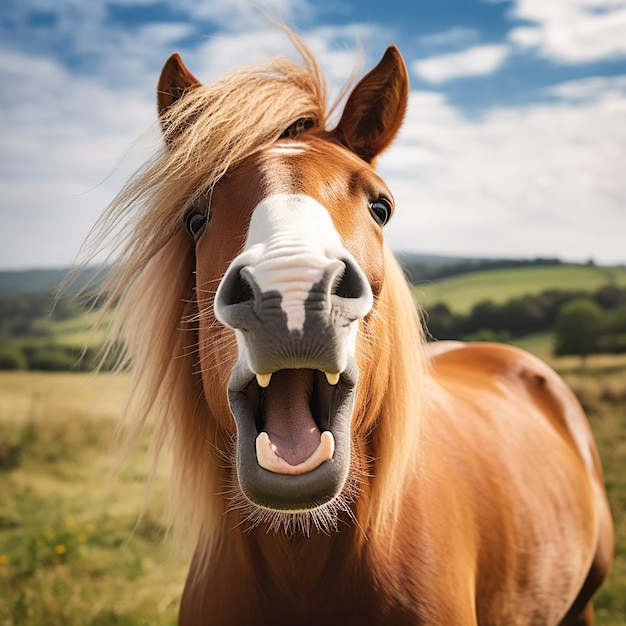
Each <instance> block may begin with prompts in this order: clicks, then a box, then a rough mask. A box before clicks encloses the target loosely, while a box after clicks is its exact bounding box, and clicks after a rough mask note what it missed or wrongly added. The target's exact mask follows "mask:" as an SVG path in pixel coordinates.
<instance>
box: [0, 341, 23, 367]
mask: <svg viewBox="0 0 626 626" xmlns="http://www.w3.org/2000/svg"><path fill="white" fill-rule="evenodd" d="M27 367H28V363H27V362H26V357H25V356H24V353H23V352H22V350H21V349H20V348H19V346H15V345H13V344H10V343H0V370H24V369H26V368H27Z"/></svg>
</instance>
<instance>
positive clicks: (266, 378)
mask: <svg viewBox="0 0 626 626" xmlns="http://www.w3.org/2000/svg"><path fill="white" fill-rule="evenodd" d="M271 378H272V375H271V374H257V375H256V381H257V383H259V387H267V386H268V385H269V384H270V380H271Z"/></svg>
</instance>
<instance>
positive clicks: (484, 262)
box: [396, 253, 562, 284]
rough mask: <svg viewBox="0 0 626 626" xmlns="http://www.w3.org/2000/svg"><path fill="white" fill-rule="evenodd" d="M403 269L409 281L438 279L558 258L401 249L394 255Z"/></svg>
mask: <svg viewBox="0 0 626 626" xmlns="http://www.w3.org/2000/svg"><path fill="white" fill-rule="evenodd" d="M396 256H397V257H398V260H399V261H400V263H401V265H402V267H403V268H404V273H405V274H406V276H407V278H408V279H409V281H410V282H412V283H414V284H415V283H420V282H423V281H425V280H441V279H443V278H449V277H451V276H460V275H461V274H470V273H475V272H483V271H485V270H504V269H518V268H527V267H553V266H558V265H561V264H562V263H561V261H560V260H559V259H544V258H536V259H488V258H470V257H450V256H438V255H420V254H410V253H408V254H407V253H400V254H397V255H396Z"/></svg>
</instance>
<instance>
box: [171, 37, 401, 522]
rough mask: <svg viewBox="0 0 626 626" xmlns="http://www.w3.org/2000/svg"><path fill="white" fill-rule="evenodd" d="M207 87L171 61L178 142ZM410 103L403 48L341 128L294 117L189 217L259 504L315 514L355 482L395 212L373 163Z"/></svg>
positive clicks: (251, 493) (220, 420)
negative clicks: (182, 114)
mask: <svg viewBox="0 0 626 626" xmlns="http://www.w3.org/2000/svg"><path fill="white" fill-rule="evenodd" d="M198 86H199V83H198V82H197V81H196V79H195V78H194V77H193V76H192V75H191V74H190V73H189V71H188V70H187V69H186V68H185V67H184V65H183V64H182V61H181V60H180V58H179V57H178V56H177V55H174V56H173V57H172V58H170V60H169V61H168V63H167V64H166V66H165V67H164V69H163V73H162V75H161V81H160V84H159V108H160V112H161V121H162V126H163V128H164V130H165V133H166V137H167V140H168V142H170V143H171V144H174V143H175V142H177V141H178V140H179V135H181V134H182V135H184V134H186V133H187V134H189V133H193V132H194V127H193V123H194V121H193V119H192V120H191V121H190V122H189V126H188V127H176V128H172V127H171V124H170V122H169V121H168V111H170V110H171V107H173V106H179V107H180V106H184V105H181V103H180V102H178V100H179V99H181V100H184V97H185V95H186V94H189V93H191V92H193V91H194V90H195V89H196V88H197V87H198ZM407 94H408V79H407V73H406V68H405V66H404V62H403V60H402V57H401V56H400V54H399V52H398V51H397V50H396V49H395V48H394V47H390V48H389V49H388V50H387V52H386V54H385V55H384V57H383V59H382V60H381V62H380V63H379V64H378V66H377V67H376V68H374V69H373V70H372V71H371V72H370V73H369V74H367V75H366V76H365V77H364V78H363V79H362V80H361V81H360V82H359V83H358V84H357V85H356V87H355V88H354V90H353V91H352V93H351V95H350V96H349V98H348V100H347V103H346V105H345V108H344V111H343V114H342V117H341V119H340V121H339V123H338V125H337V126H336V128H335V129H334V130H331V131H328V130H325V129H324V128H321V127H320V123H319V120H317V119H315V117H309V116H307V115H306V112H305V114H304V115H303V116H302V117H298V118H297V119H292V120H290V123H289V124H288V125H287V127H286V128H283V129H281V131H282V134H281V132H278V133H277V135H276V137H277V138H276V137H275V138H274V140H273V141H271V142H266V143H265V145H263V146H261V147H260V148H258V149H256V150H254V151H252V152H251V153H250V154H249V155H247V156H245V158H242V159H240V160H239V161H238V162H236V163H235V164H233V165H232V166H231V167H229V168H228V170H227V171H225V172H223V173H222V174H221V175H220V177H219V180H217V182H215V183H213V184H211V186H210V189H208V190H206V193H204V194H197V193H195V196H194V201H193V202H191V204H190V206H189V207H188V209H187V210H186V213H185V224H186V227H187V229H188V231H189V232H188V236H189V237H190V238H193V240H195V287H196V294H197V302H198V317H197V319H198V342H199V343H198V345H199V357H200V358H199V361H200V364H201V373H202V384H203V389H204V395H205V397H206V400H207V403H208V405H209V407H210V409H211V412H212V414H213V415H214V416H215V419H216V421H217V424H218V427H219V428H221V429H222V430H224V431H225V432H227V433H230V434H232V435H233V436H236V466H237V467H236V470H237V477H238V482H239V485H240V487H241V490H242V492H243V493H244V494H245V496H247V498H248V499H249V500H250V501H252V502H253V503H255V504H256V505H258V506H260V507H263V508H266V509H271V510H275V511H285V512H298V511H308V510H311V509H315V508H316V507H319V506H322V505H324V504H326V503H328V502H330V501H332V500H333V499H335V498H336V497H337V495H338V494H339V493H341V492H342V491H343V490H344V489H345V487H346V483H347V481H348V476H349V474H350V468H351V449H352V448H353V447H354V427H355V425H354V421H355V415H356V414H357V413H359V414H360V413H362V412H363V407H358V406H355V399H356V400H357V403H363V402H365V401H366V400H365V398H367V394H365V393H358V391H357V390H358V388H359V385H362V384H367V381H368V380H369V378H364V375H363V373H364V370H368V371H369V370H372V368H374V369H375V368H376V367H377V363H376V362H372V361H373V359H375V353H371V352H370V350H369V348H368V346H370V345H371V343H372V342H374V343H375V341H376V337H371V336H369V337H367V336H366V334H367V332H366V327H367V326H368V324H369V323H370V320H371V319H373V318H376V308H377V303H378V299H379V297H380V293H381V290H382V289H383V284H384V281H385V262H384V259H385V253H384V250H383V247H384V243H383V235H382V228H383V226H384V225H385V223H386V222H387V221H388V219H389V218H390V216H391V214H392V212H393V197H392V195H391V193H390V191H389V189H388V188H387V186H386V184H385V182H384V181H383V180H382V179H381V178H380V176H378V175H377V174H376V172H375V171H374V169H373V162H374V160H375V158H376V157H377V155H378V154H379V153H380V152H381V151H382V150H384V149H385V148H386V147H387V146H388V145H389V143H390V142H391V141H392V140H393V138H394V136H395V135H396V133H397V131H398V128H399V127H400V124H401V121H402V117H403V115H404V111H405V108H406V103H407ZM259 106H263V103H259ZM190 158H193V159H197V160H201V159H202V154H194V155H190ZM216 285H217V290H216ZM372 328H374V327H373V326H372ZM375 332H376V330H375V329H374V330H373V331H372V329H370V335H372V334H375ZM234 338H236V342H235V341H234ZM368 342H369V343H368ZM366 344H367V345H366ZM226 394H227V396H228V401H229V407H230V412H228V411H226V410H225V409H224V407H225V402H224V400H225V396H226ZM231 413H232V416H231ZM233 418H234V419H233ZM370 427H371V425H370ZM361 434H362V435H364V434H365V433H361Z"/></svg>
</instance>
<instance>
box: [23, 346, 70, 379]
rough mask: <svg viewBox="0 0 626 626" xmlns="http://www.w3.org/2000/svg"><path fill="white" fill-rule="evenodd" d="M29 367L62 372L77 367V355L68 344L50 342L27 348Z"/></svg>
mask: <svg viewBox="0 0 626 626" xmlns="http://www.w3.org/2000/svg"><path fill="white" fill-rule="evenodd" d="M25 352H26V359H27V361H28V369H31V370H42V371H46V372H60V371H66V370H73V369H75V368H76V362H77V355H76V354H75V353H74V350H73V349H72V348H69V347H68V346H57V345H54V344H49V345H45V346H30V347H27V348H25Z"/></svg>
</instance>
